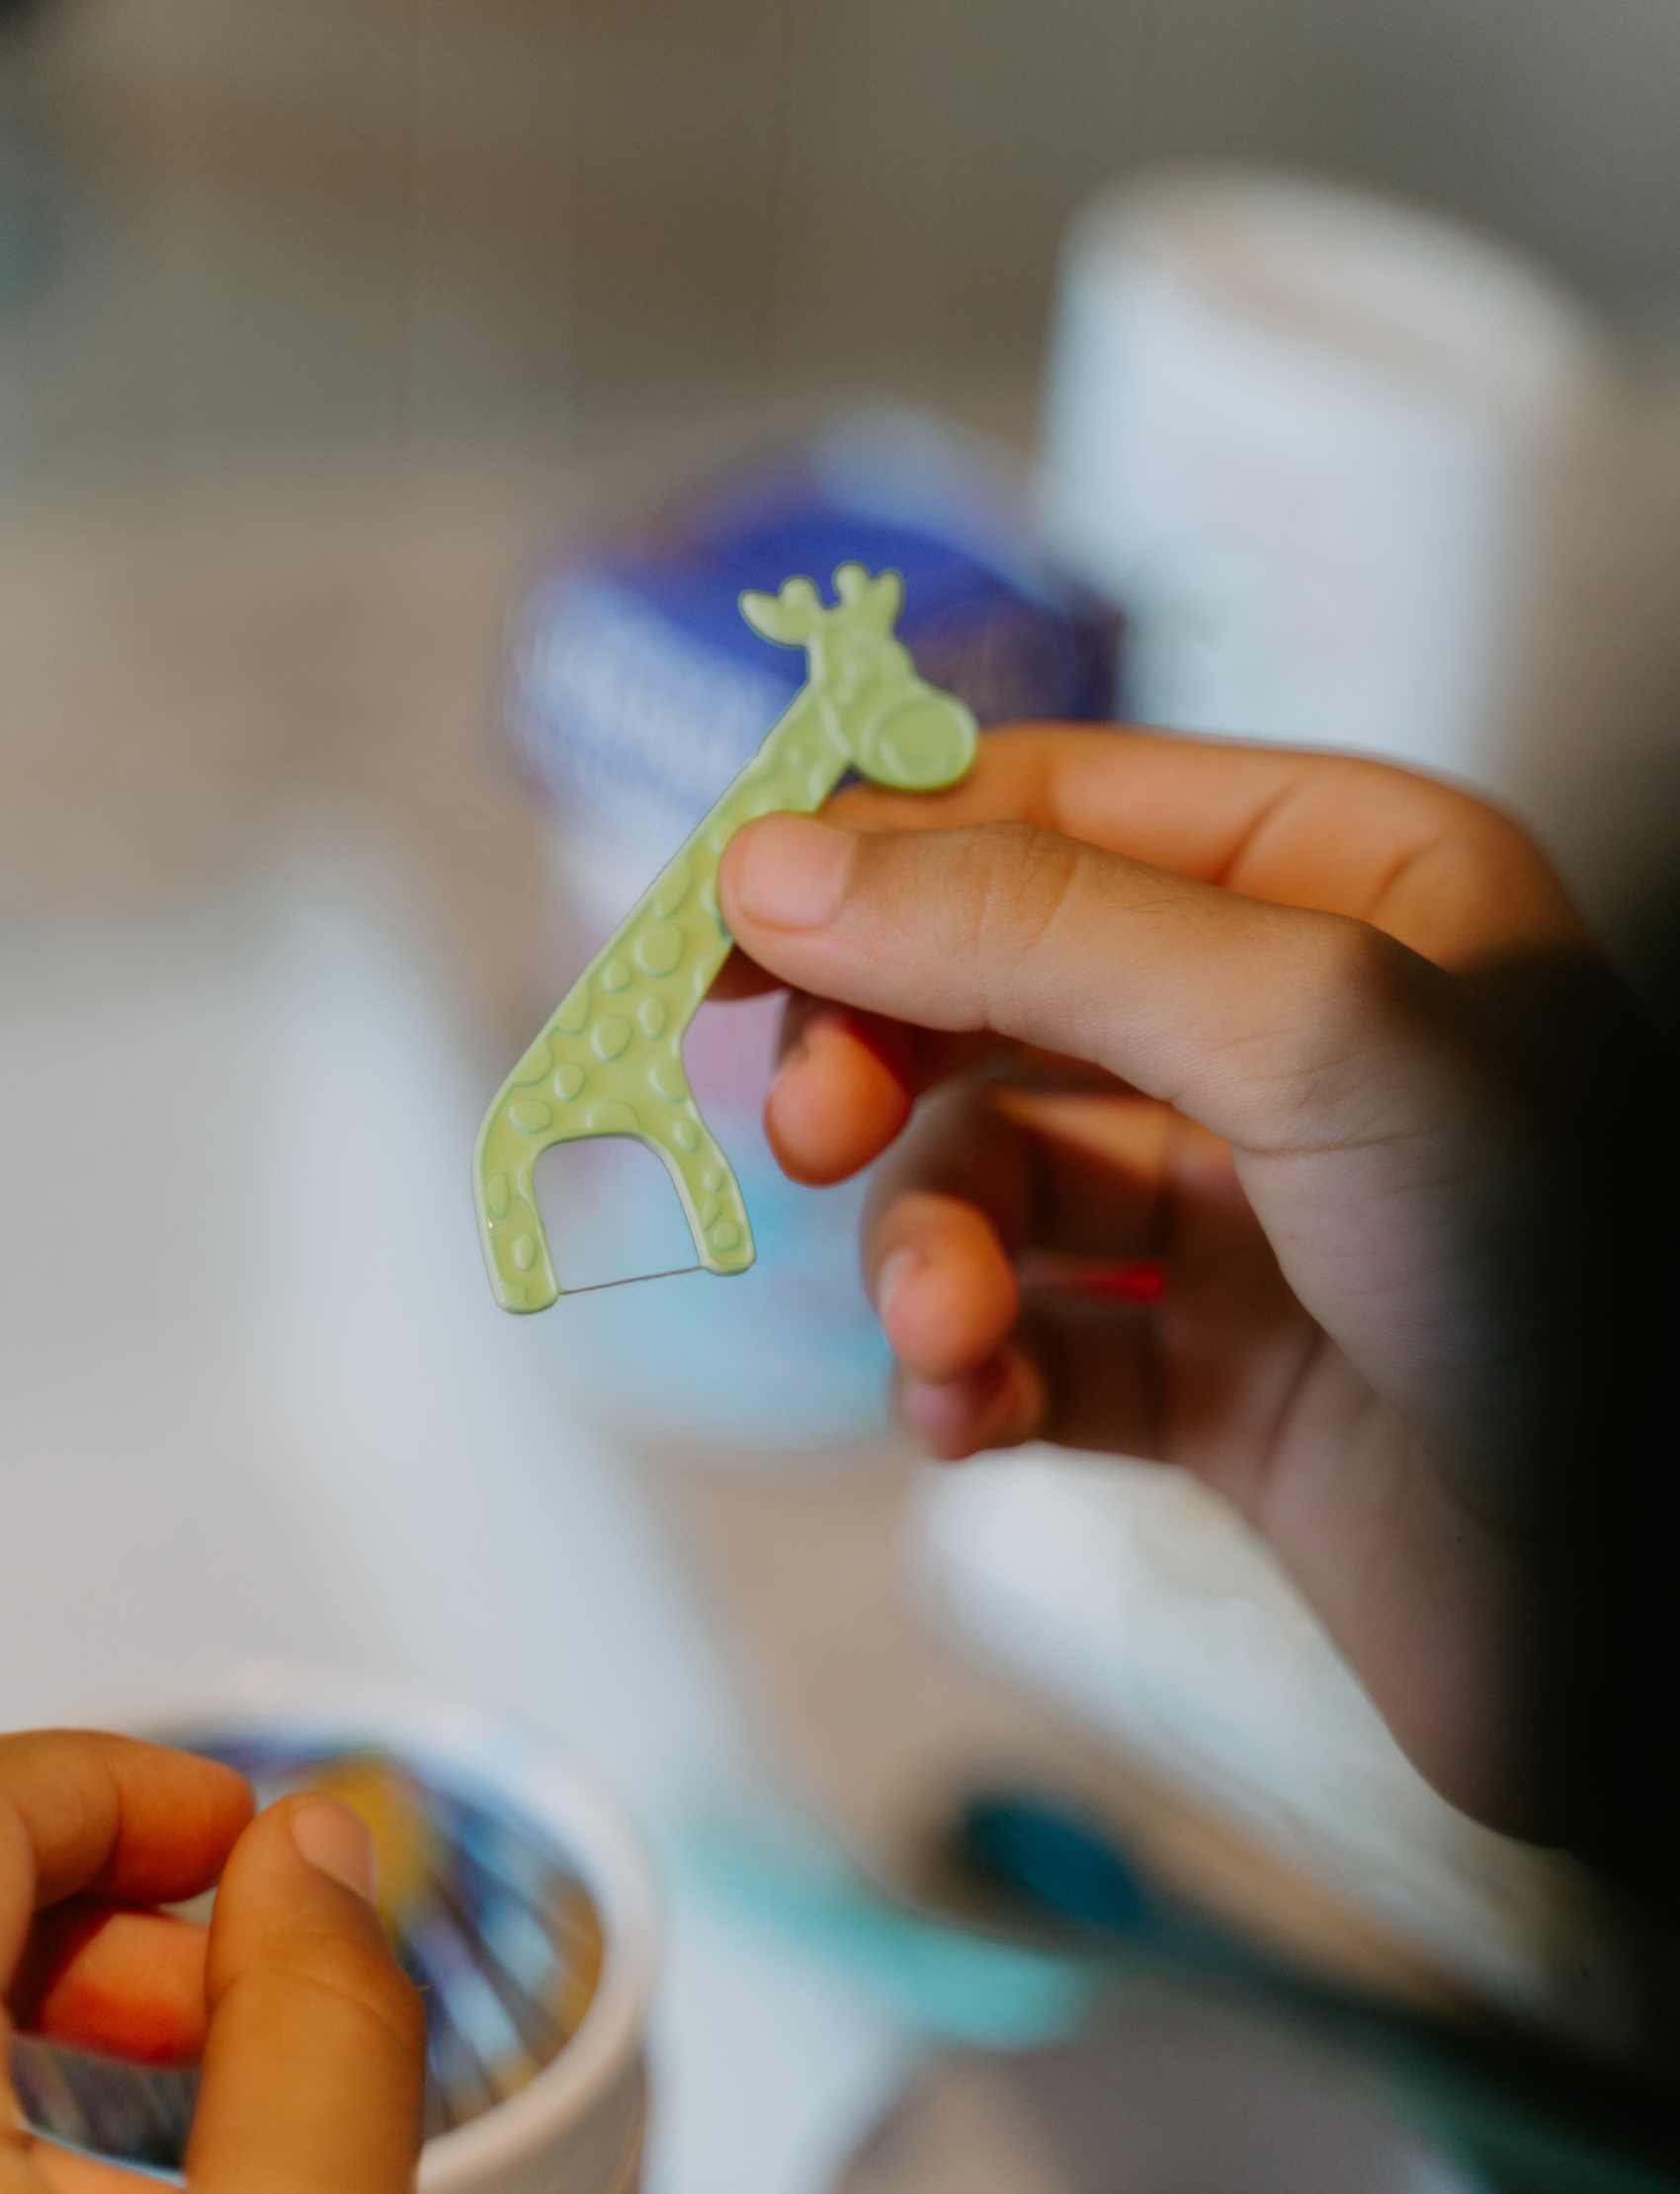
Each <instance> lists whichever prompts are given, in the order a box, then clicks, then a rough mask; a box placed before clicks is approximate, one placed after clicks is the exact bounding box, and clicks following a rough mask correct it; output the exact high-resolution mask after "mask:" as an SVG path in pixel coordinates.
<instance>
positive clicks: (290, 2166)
mask: <svg viewBox="0 0 1680 2194" xmlns="http://www.w3.org/2000/svg"><path fill="white" fill-rule="evenodd" d="M372 1872H373V1854H372V1847H371V1845H370V1844H369V1841H368V1835H367V1831H366V1830H365V1829H364V1828H363V1826H362V1824H361V1823H360V1821H358V1820H357V1818H356V1816H355V1814H352V1813H351V1812H350V1811H349V1809H348V1808H347V1807H345V1806H342V1805H340V1804H339V1803H338V1801H337V1800H336V1799H332V1798H290V1799H284V1800H282V1802H281V1803H280V1804H279V1805H277V1806H272V1807H270V1808H269V1810H268V1811H267V1812H266V1813H264V1814H261V1815H260V1817H259V1818H257V1819H256V1820H252V1818H251V1793H250V1790H249V1789H248V1787H247V1786H246V1784H245V1782H244V1781H243V1779H242V1778H241V1777H240V1776H238V1775H235V1774H234V1773H233V1771H232V1770H231V1769H230V1768H225V1767H220V1766H217V1765H216V1764H215V1763H214V1762H212V1761H210V1760H201V1759H194V1758H192V1757H191V1756H189V1755H188V1754H186V1753H181V1752H170V1751H165V1750H164V1749H162V1748H161V1747H160V1746H157V1745H152V1744H139V1743H135V1742H133V1741H132V1740H131V1739H129V1738H126V1737H116V1736H96V1735H93V1734H90V1733H87V1732H84V1731H61V1730H52V1731H44V1732H32V1733H30V1734H26V1735H19V1736H8V1737H0V1983H4V1987H5V2003H6V2010H7V2012H8V2013H9V2015H10V2018H11V2020H12V2021H13V2022H14V2023H15V2025H16V2026H17V2027H18V2029H20V2030H21V2031H24V2032H28V2033H36V2034H40V2035H42V2036H44V2037H45V2038H46V2039H47V2040H49V2041H58V2042H65V2043H68V2044H71V2045H72V2046H75V2047H79V2048H85V2049H91V2050H98V2051H103V2052H104V2053H106V2054H107V2055H110V2056H117V2057H126V2058H130V2059H134V2060H137V2061H138V2062H140V2063H143V2064H149V2065H192V2064H197V2063H198V2062H199V2061H200V2060H201V2058H202V2060H203V2064H204V2078H203V2083H202V2085H201V2087H200V2091H199V2102H198V2109H197V2113H196V2115H195V2117H194V2121H193V2135H192V2146H191V2149H190V2151H189V2154H188V2177H189V2179H190V2182H191V2184H192V2186H193V2187H194V2188H195V2190H202V2194H212V2190H214V2189H218V2188H226V2189H229V2190H232V2189H237V2190H238V2194H335V2190H337V2194H402V2190H404V2189H407V2188H409V2187H411V2186H412V2184H413V2179H414V2167H415V2162H416V2159H417V2157H418V2155H419V2152H420V2107H421V2094H422V2081H423V2078H424V2064H425V2056H424V2053H425V2021H424V2017H423V2015H422V2012H421V2008H420V1999H419V1997H418V1996H417V1995H416V1994H415V1992H414V1989H413V1987H412V1986H411V1985H410V1983H408V1981H407V1980H406V1979H405V1978H404V1977H403V1975H402V1974H401V1972H400V1971H399V1970H398V1968H397V1965H396V1962H395V1960H394V1959H393V1958H392V1957H391V1955H390V1952H389V1951H388V1950H387V1949H386V1947H385V1941H384V1937H383V1935H382V1934H381V1932H380V1930H379V1924H378V1918H377V1917H376V1915H375V1912H374V1908H373V1905H372V1904H371V1902H370V1901H369V1899H368V1893H369V1892H370V1891H371V1888H372ZM218 1875H219V1876H220V1877H221V1887H220V1889H219V1890H218V1891H217V1894H216V1900H215V1910H214V1913H213V1916H212V1919H211V1924H210V1928H209V1929H208V1931H207V1930H206V1929H205V1928H203V1927H198V1926H195V1925H193V1924H191V1923H190V1922H188V1921H187V1920H184V1919H180V1918H175V1917H171V1916H169V1915H168V1914H165V1913H162V1912H159V1911H157V1910H156V1909H154V1908H153V1907H155V1906H157V1905H158V1904H162V1903H176V1902H179V1901H181V1900H182V1899H188V1898H191V1897H194V1896H196V1895H197V1894H198V1893H199V1892H200V1891H201V1890H204V1889H207V1888H209V1886H210V1884H211V1883H212V1882H213V1881H215V1879H216V1877H217V1876H218ZM5 2032H6V2022H5V2020H4V2019H3V2018H0V2044H3V2042H4V2039H5ZM0 2114H3V2119H0V2194H42V2190H43V2189H46V2188H54V2189H58V2190H60V2194H84V2190H85V2194H93V2190H94V2189H96V2188H101V2187H110V2188H112V2189H113V2194H115V2189H117V2188H119V2187H132V2188H137V2187H138V2186H139V2184H140V2181H139V2180H138V2179H137V2178H135V2177H133V2176H132V2175H131V2174H130V2173H128V2172H126V2171H122V2170H118V2169H115V2168H113V2167H111V2166H108V2165H103V2164H94V2163H89V2162H87V2161H86V2160H85V2159H83V2158H81V2157H79V2156H77V2155H74V2154H72V2153H71V2152H69V2151H67V2150H64V2149H60V2148H56V2147H54V2146H53V2145H52V2144H51V2143H49V2142H44V2141H38V2140H36V2139H34V2138H33V2137H32V2136H31V2135H30V2134H28V2133H27V2132H25V2131H23V2130H22V2128H21V2127H20V2126H18V2125H17V2123H16V2120H17V2109H16V2104H15V2102H14V2100H13V2097H12V2095H11V2092H10V2088H9V2085H8V2083H7V2082H6V2081H5V2079H4V2077H3V2059H0Z"/></svg>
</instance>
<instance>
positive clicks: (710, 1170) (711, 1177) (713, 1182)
mask: <svg viewBox="0 0 1680 2194" xmlns="http://www.w3.org/2000/svg"><path fill="white" fill-rule="evenodd" d="M723 1180H724V1174H723V1168H722V1167H721V1166H720V1165H709V1166H708V1167H707V1169H706V1171H705V1173H704V1174H702V1176H701V1181H702V1185H703V1186H704V1187H706V1188H709V1189H711V1190H712V1191H713V1193H714V1194H715V1193H716V1191H717V1190H718V1189H720V1188H721V1187H722V1186H723Z"/></svg>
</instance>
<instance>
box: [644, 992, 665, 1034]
mask: <svg viewBox="0 0 1680 2194" xmlns="http://www.w3.org/2000/svg"><path fill="white" fill-rule="evenodd" d="M669 1018H670V1016H669V1015H668V1014H667V1012H666V1011H665V1001H664V999H663V998H643V999H642V1001H641V1007H640V1010H639V1011H638V1012H637V1014H636V1019H637V1020H638V1021H639V1022H640V1023H641V1033H642V1035H643V1036H663V1035H664V1033H665V1023H666V1021H667V1020H668V1019H669Z"/></svg>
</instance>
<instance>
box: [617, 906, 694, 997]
mask: <svg viewBox="0 0 1680 2194" xmlns="http://www.w3.org/2000/svg"><path fill="white" fill-rule="evenodd" d="M682 957H683V933H682V931H681V930H680V929H679V928H678V927H677V925H676V923H675V922H658V923H656V924H655V925H654V927H653V928H652V929H649V930H644V931H643V932H642V934H641V935H640V936H639V937H638V938H637V939H636V941H635V964H636V966H637V967H638V968H639V969H640V970H641V971H642V973H643V974H644V975H668V974H669V973H670V972H671V970H672V969H673V968H675V967H676V965H677V963H678V961H680V960H681V959H682ZM622 987H623V985H622V984H618V983H615V984H614V985H613V988H615V989H621V988H622Z"/></svg>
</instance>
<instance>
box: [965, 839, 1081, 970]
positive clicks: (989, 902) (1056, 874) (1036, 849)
mask: <svg viewBox="0 0 1680 2194" xmlns="http://www.w3.org/2000/svg"><path fill="white" fill-rule="evenodd" d="M971 858H972V881H973V886H974V890H975V896H976V908H975V929H976V933H977V936H978V939H979V942H980V943H981V945H982V946H984V947H996V948H998V950H999V951H1000V953H1001V954H1002V955H1003V956H1004V958H1005V960H1006V961H1007V962H1013V961H1015V960H1018V959H1020V958H1022V957H1024V956H1026V955H1028V954H1030V953H1031V952H1032V951H1033V950H1034V949H1035V948H1036V947H1037V946H1038V945H1039V944H1041V943H1042V942H1043V940H1044V938H1045V937H1046V935H1047V934H1048V933H1049V932H1050V930H1051V929H1052V928H1053V927H1054V925H1055V923H1056V921H1057V919H1058V917H1059V916H1060V914H1061V912H1062V909H1063V908H1064V906H1065V905H1066V903H1067V899H1068V896H1069V894H1070V893H1071V891H1072V889H1073V886H1074V881H1075V879H1076V877H1077V875H1078V871H1079V859H1080V851H1079V847H1078V846H1077V844H1076V843H1075V842H1074V841H1073V840H1072V839H1070V838H1066V837H1064V836H1062V834H1061V833H1060V832H1059V831H1054V830H1046V829H1044V828H1042V827H1041V826H1040V825H1039V824H1037V823H1027V822H994V823H986V824H983V825H982V826H981V827H980V828H979V829H978V830H977V831H976V832H975V833H974V845H973V849H972V857H971ZM988 958H989V954H988Z"/></svg>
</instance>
